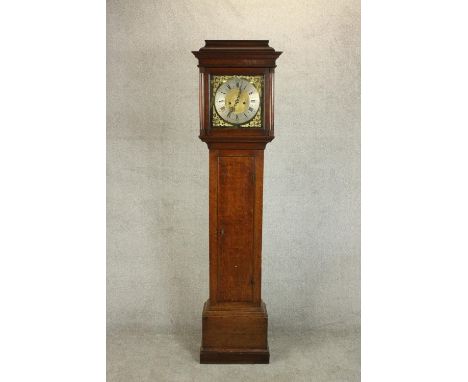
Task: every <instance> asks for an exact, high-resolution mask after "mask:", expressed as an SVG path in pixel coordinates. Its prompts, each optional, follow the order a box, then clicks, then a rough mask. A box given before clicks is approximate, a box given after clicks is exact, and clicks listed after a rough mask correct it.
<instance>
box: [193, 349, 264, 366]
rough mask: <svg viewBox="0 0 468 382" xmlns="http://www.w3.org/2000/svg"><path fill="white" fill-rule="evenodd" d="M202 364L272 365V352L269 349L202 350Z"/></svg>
mask: <svg viewBox="0 0 468 382" xmlns="http://www.w3.org/2000/svg"><path fill="white" fill-rule="evenodd" d="M200 363H203V364H208V363H218V364H228V363H238V364H240V363H248V364H253V363H263V364H265V363H270V352H269V350H268V348H267V349H216V348H204V347H201V348H200Z"/></svg>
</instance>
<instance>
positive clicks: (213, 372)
mask: <svg viewBox="0 0 468 382" xmlns="http://www.w3.org/2000/svg"><path fill="white" fill-rule="evenodd" d="M269 346H270V364H269V365H200V364H199V362H198V357H199V354H198V352H199V347H200V336H193V335H167V334H156V333H154V332H151V331H148V330H141V329H118V330H117V329H115V330H109V332H108V338H107V382H147V381H148V382H149V381H151V382H173V381H174V382H178V381H202V382H205V381H207V382H208V381H222V382H230V381H236V382H237V381H242V382H247V381H252V382H253V381H255V382H262V381H278V382H280V381H288V382H295V381H314V382H321V381H323V382H335V381H340V382H355V381H359V380H360V329H359V328H358V327H352V328H339V329H337V328H330V327H327V328H320V329H316V330H311V331H308V332H306V333H301V334H289V335H288V334H278V333H277V334H275V333H270V334H269Z"/></svg>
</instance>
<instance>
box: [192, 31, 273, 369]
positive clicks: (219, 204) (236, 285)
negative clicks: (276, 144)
mask: <svg viewBox="0 0 468 382" xmlns="http://www.w3.org/2000/svg"><path fill="white" fill-rule="evenodd" d="M205 43H206V44H205V46H204V47H203V48H201V49H200V50H199V51H196V52H193V54H194V55H195V56H196V57H197V58H198V62H199V63H198V67H199V68H200V92H199V94H200V99H199V102H200V139H201V140H202V141H204V142H206V143H207V145H208V148H209V262H210V265H209V269H210V275H209V276H210V277H209V279H210V281H209V283H210V287H209V299H208V300H207V301H206V302H205V305H204V307H203V313H202V345H201V349H200V362H201V363H268V362H269V358H270V353H269V349H268V340H267V331H268V315H267V311H266V306H265V303H264V302H263V301H262V298H261V276H262V271H261V260H262V206H263V200H262V198H263V152H264V149H265V146H266V144H267V143H268V142H270V141H271V140H272V139H273V138H274V134H273V75H274V68H275V67H276V59H277V58H278V57H279V55H280V54H281V52H277V51H275V50H274V49H273V48H271V47H270V46H269V45H268V41H267V40H206V41H205Z"/></svg>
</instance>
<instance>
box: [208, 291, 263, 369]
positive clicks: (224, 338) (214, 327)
mask: <svg viewBox="0 0 468 382" xmlns="http://www.w3.org/2000/svg"><path fill="white" fill-rule="evenodd" d="M267 334H268V314H267V311H266V307H265V304H264V303H263V302H262V303H261V305H260V306H252V305H250V304H234V303H233V304H228V305H225V306H223V305H222V304H221V305H217V306H210V300H208V301H207V302H206V303H205V306H204V308H203V315H202V346H201V348H200V363H269V360H270V351H269V350H268V341H267Z"/></svg>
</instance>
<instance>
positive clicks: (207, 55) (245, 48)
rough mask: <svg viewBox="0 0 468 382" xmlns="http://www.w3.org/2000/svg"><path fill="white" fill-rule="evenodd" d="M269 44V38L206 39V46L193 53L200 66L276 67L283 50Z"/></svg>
mask: <svg viewBox="0 0 468 382" xmlns="http://www.w3.org/2000/svg"><path fill="white" fill-rule="evenodd" d="M268 44H269V40H205V46H204V47H202V48H201V49H200V50H198V51H193V52H192V53H193V54H194V55H195V57H196V58H198V66H199V67H250V68H258V67H262V68H275V67H276V59H277V58H278V57H279V56H280V55H281V53H282V52H277V51H275V49H273V48H272V47H270V46H269V45H268Z"/></svg>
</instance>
